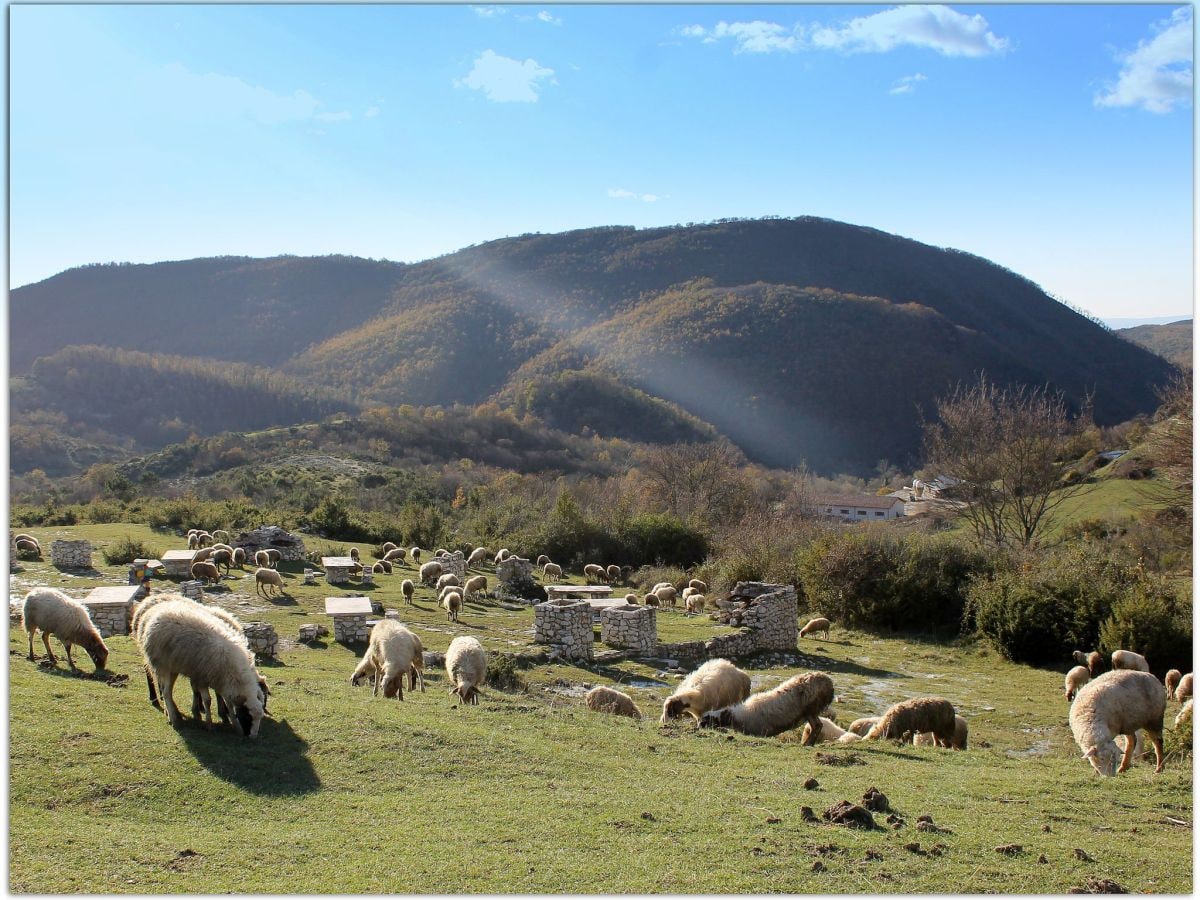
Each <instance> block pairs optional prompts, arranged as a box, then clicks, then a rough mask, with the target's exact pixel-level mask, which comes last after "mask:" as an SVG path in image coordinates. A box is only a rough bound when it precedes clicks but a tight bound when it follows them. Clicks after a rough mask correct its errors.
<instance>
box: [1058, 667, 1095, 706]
mask: <svg viewBox="0 0 1200 900" xmlns="http://www.w3.org/2000/svg"><path fill="white" fill-rule="evenodd" d="M1091 680H1092V673H1091V672H1089V671H1088V668H1087V666H1075V667H1074V668H1073V669H1071V671H1070V672H1068V673H1067V676H1066V678H1064V679H1063V693H1064V694H1065V695H1066V697H1067V701H1068V702H1070V701H1072V700H1074V699H1075V695H1076V694H1078V693H1079V689H1080V688H1081V687H1083V686H1084V685H1085V684H1087V683H1088V682H1089V681H1091Z"/></svg>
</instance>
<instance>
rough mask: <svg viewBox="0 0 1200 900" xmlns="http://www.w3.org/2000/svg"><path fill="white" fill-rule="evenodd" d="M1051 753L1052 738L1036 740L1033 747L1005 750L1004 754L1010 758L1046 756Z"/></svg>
mask: <svg viewBox="0 0 1200 900" xmlns="http://www.w3.org/2000/svg"><path fill="white" fill-rule="evenodd" d="M1049 753H1050V739H1049V738H1045V739H1044V740H1040V741H1034V743H1033V745H1032V746H1031V747H1027V748H1025V749H1024V750H1005V751H1004V755H1005V756H1007V757H1008V758H1009V759H1032V758H1033V757H1036V756H1046V755H1048V754H1049Z"/></svg>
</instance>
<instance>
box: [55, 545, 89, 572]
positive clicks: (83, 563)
mask: <svg viewBox="0 0 1200 900" xmlns="http://www.w3.org/2000/svg"><path fill="white" fill-rule="evenodd" d="M50 562H52V563H53V564H54V565H55V566H57V567H58V568H60V569H90V568H91V567H92V542H91V541H55V542H54V543H52V544H51V545H50Z"/></svg>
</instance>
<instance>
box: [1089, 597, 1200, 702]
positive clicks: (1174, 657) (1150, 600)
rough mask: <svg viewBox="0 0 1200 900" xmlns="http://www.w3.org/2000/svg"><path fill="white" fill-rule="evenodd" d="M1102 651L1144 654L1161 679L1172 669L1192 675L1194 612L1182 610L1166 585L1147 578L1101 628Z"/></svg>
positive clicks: (1114, 609) (1123, 598)
mask: <svg viewBox="0 0 1200 900" xmlns="http://www.w3.org/2000/svg"><path fill="white" fill-rule="evenodd" d="M1100 649H1101V650H1102V651H1104V652H1105V653H1112V652H1113V651H1114V650H1133V651H1134V652H1135V653H1140V654H1142V656H1144V657H1146V662H1148V663H1149V664H1150V671H1151V672H1153V673H1154V674H1155V675H1157V676H1158V677H1159V678H1161V677H1163V676H1164V675H1165V674H1166V673H1167V672H1168V671H1169V670H1171V669H1180V670H1181V671H1184V672H1189V671H1191V668H1192V621H1191V610H1190V609H1187V610H1184V609H1181V608H1180V604H1178V603H1177V602H1176V600H1175V597H1174V596H1173V594H1172V593H1171V592H1170V589H1169V587H1168V586H1167V585H1166V584H1164V583H1162V582H1161V581H1158V580H1157V579H1154V580H1151V579H1149V578H1147V579H1143V580H1141V581H1139V582H1138V583H1137V584H1135V585H1134V586H1133V589H1132V590H1131V591H1130V592H1129V593H1128V594H1127V595H1126V596H1124V597H1121V598H1120V599H1118V600H1117V601H1116V603H1114V604H1113V607H1112V613H1111V614H1110V615H1109V617H1108V618H1107V619H1105V620H1104V623H1103V624H1102V625H1101V626H1100Z"/></svg>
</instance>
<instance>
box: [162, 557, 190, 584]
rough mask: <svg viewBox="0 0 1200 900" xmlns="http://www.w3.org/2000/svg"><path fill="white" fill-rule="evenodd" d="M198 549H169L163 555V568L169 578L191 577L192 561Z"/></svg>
mask: <svg viewBox="0 0 1200 900" xmlns="http://www.w3.org/2000/svg"><path fill="white" fill-rule="evenodd" d="M196 553H197V551H196V550H168V551H167V552H166V553H164V554H163V555H162V564H163V568H164V569H165V570H166V574H167V577H168V578H191V577H192V561H193V560H195V558H196Z"/></svg>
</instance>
